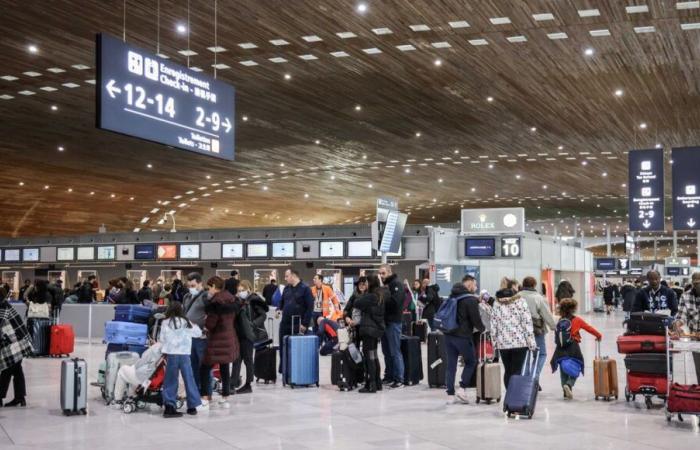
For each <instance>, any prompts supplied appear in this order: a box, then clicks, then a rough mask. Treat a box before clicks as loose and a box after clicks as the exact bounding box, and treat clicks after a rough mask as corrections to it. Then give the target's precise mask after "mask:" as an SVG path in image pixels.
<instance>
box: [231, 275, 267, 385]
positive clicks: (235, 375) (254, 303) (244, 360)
mask: <svg viewBox="0 0 700 450" xmlns="http://www.w3.org/2000/svg"><path fill="white" fill-rule="evenodd" d="M238 299H239V301H240V303H241V308H242V309H241V312H240V314H239V315H238V319H239V323H240V321H243V320H248V321H250V327H251V329H252V332H253V335H254V337H255V339H254V341H251V340H250V339H248V338H247V337H246V336H245V333H242V327H239V326H238V325H236V332H237V333H238V342H239V343H240V348H241V356H240V357H239V358H238V359H237V360H236V361H235V362H234V363H233V368H232V371H231V383H237V382H238V380H239V378H240V376H241V364H245V371H246V377H245V383H244V384H243V386H241V387H240V388H238V389H237V390H236V394H250V393H251V392H253V388H252V383H253V381H254V378H255V373H254V366H253V364H254V344H255V342H261V341H266V340H268V339H269V336H268V334H267V330H265V321H266V320H267V312H268V311H269V310H270V308H269V307H268V306H267V303H265V300H263V299H262V298H260V296H258V294H256V293H255V292H253V285H252V284H251V283H250V281H248V280H243V281H241V283H240V284H239V285H238Z"/></svg>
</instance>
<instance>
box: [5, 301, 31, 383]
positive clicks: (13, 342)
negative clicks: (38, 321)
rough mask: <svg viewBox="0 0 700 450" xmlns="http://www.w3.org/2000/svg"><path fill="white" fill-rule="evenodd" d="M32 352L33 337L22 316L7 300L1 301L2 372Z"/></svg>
mask: <svg viewBox="0 0 700 450" xmlns="http://www.w3.org/2000/svg"><path fill="white" fill-rule="evenodd" d="M31 354H32V338H31V336H30V335H29V330H28V329H27V326H26V325H25V323H24V321H23V320H22V317H21V316H20V315H19V314H18V313H17V311H16V310H15V309H14V308H13V307H12V305H10V304H9V303H8V302H7V301H1V302H0V372H2V371H3V370H5V369H7V368H9V367H12V366H14V365H15V364H17V363H19V362H21V361H22V359H24V357H26V356H31Z"/></svg>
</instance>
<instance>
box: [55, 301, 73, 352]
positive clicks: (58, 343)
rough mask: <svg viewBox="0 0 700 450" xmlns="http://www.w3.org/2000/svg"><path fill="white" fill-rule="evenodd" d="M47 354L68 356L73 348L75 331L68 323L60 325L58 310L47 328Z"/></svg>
mask: <svg viewBox="0 0 700 450" xmlns="http://www.w3.org/2000/svg"><path fill="white" fill-rule="evenodd" d="M49 333H50V336H49V356H58V357H60V356H70V354H71V353H73V350H74V348H75V332H74V331H73V326H72V325H69V324H64V325H61V323H60V318H59V314H58V311H56V314H55V315H54V324H53V325H51V327H50V328H49Z"/></svg>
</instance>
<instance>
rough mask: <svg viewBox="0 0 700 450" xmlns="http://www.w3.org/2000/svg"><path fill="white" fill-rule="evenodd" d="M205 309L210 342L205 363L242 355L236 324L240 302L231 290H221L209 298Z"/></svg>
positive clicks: (227, 361)
mask: <svg viewBox="0 0 700 450" xmlns="http://www.w3.org/2000/svg"><path fill="white" fill-rule="evenodd" d="M205 311H206V314H207V318H206V320H205V327H206V330H207V338H208V339H209V343H208V344H207V353H206V355H205V357H204V364H205V365H207V366H211V365H213V364H229V363H232V362H234V361H235V360H237V359H238V357H239V355H240V345H239V341H238V334H237V333H236V328H235V325H234V323H235V321H236V315H237V314H238V312H239V311H240V304H239V303H238V302H237V301H236V298H235V297H234V296H233V295H231V293H230V292H229V291H227V290H221V291H219V292H217V293H216V294H215V295H214V296H213V297H212V298H211V299H210V300H209V303H207V306H206V309H205Z"/></svg>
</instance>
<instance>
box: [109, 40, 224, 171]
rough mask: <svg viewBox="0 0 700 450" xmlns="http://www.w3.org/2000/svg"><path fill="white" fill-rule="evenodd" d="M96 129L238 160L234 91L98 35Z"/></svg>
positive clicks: (151, 55)
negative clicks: (235, 139) (235, 155)
mask: <svg viewBox="0 0 700 450" xmlns="http://www.w3.org/2000/svg"><path fill="white" fill-rule="evenodd" d="M96 88H97V95H96V100H97V109H96V111H97V128H101V129H104V130H110V131H115V132H117V133H122V134H126V135H129V136H134V137H137V138H141V139H146V140H149V141H153V142H157V143H160V144H164V145H168V146H171V147H176V148H180V149H183V150H189V151H192V152H196V153H201V154H204V155H208V156H213V157H216V158H221V159H226V160H233V156H234V134H235V106H234V104H235V89H234V88H233V86H231V85H229V84H226V83H223V82H221V81H219V80H216V79H214V78H212V77H210V76H207V75H204V74H202V73H198V72H195V71H193V70H190V69H188V68H187V67H184V66H181V65H179V64H175V63H173V62H171V61H169V60H166V59H163V58H160V57H159V56H157V55H154V54H152V53H150V52H147V51H145V50H143V49H140V48H138V47H134V46H132V45H128V44H126V43H124V42H123V41H122V40H121V39H117V38H115V37H112V36H109V35H106V34H98V35H97V82H96Z"/></svg>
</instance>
